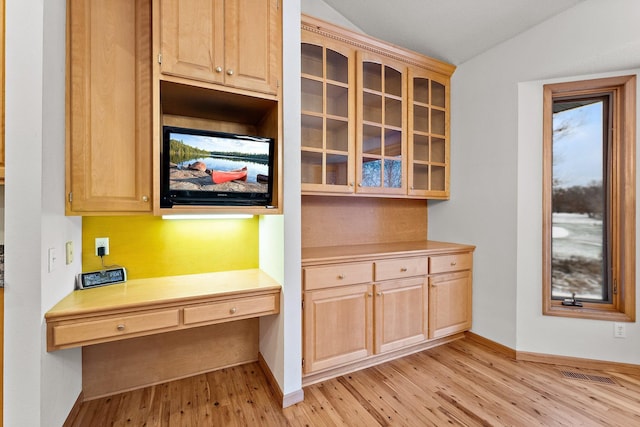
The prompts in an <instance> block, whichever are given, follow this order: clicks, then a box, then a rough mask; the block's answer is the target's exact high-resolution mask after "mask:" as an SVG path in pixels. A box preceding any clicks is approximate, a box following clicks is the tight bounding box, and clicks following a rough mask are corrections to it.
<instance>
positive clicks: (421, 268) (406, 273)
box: [375, 257, 427, 282]
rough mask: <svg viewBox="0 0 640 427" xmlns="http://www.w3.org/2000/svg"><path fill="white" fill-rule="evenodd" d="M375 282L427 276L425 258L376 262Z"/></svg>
mask: <svg viewBox="0 0 640 427" xmlns="http://www.w3.org/2000/svg"><path fill="white" fill-rule="evenodd" d="M375 265H376V274H375V280H376V282H377V281H381V280H391V279H402V278H405V277H412V276H424V275H426V274H427V258H426V257H418V258H399V259H390V260H384V261H376V262H375Z"/></svg>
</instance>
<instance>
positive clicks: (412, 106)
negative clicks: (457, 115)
mask: <svg viewBox="0 0 640 427" xmlns="http://www.w3.org/2000/svg"><path fill="white" fill-rule="evenodd" d="M448 86H449V85H448V83H447V82H445V81H438V80H435V79H433V78H431V77H430V76H429V75H428V74H427V73H426V72H420V71H419V70H414V69H409V117H408V126H407V129H408V132H409V135H408V150H409V156H408V158H409V168H408V169H409V171H408V172H409V190H408V193H409V195H412V196H432V197H436V198H437V197H442V198H447V197H449V144H448V139H449V135H448V128H449V126H448V116H447V111H448V106H447V105H446V102H447V101H446V100H447V99H448V96H447V88H448Z"/></svg>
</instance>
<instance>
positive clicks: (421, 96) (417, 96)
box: [413, 77, 429, 104]
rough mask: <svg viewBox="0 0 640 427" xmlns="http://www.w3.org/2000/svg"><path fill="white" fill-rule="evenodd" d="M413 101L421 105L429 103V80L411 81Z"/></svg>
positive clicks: (417, 78)
mask: <svg viewBox="0 0 640 427" xmlns="http://www.w3.org/2000/svg"><path fill="white" fill-rule="evenodd" d="M413 100H414V102H420V103H421V104H428V103H429V79H423V78H420V77H416V78H414V79H413Z"/></svg>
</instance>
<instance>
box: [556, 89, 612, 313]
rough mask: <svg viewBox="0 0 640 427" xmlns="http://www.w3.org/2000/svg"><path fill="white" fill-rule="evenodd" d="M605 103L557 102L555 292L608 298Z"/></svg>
mask: <svg viewBox="0 0 640 427" xmlns="http://www.w3.org/2000/svg"><path fill="white" fill-rule="evenodd" d="M603 115H604V117H607V116H608V115H605V103H604V102H594V100H593V99H591V100H575V99H574V100H572V101H563V102H554V114H553V150H552V151H553V175H552V185H553V188H552V212H553V214H552V236H551V262H552V277H551V295H552V297H553V298H568V297H571V296H572V294H574V293H575V296H576V298H579V299H588V300H595V301H606V300H607V299H608V295H606V293H607V291H606V288H607V286H606V283H607V278H606V277H605V271H606V270H605V268H604V265H606V258H605V256H603V254H606V252H607V250H606V248H605V246H604V244H603V242H604V241H605V227H604V225H603V219H604V218H605V217H606V203H605V200H606V194H605V190H604V186H603V176H604V175H603V164H606V163H607V160H606V158H605V154H604V153H606V150H605V149H604V148H605V147H606V146H607V144H606V141H605V140H604V139H603V134H604V132H603V122H604V120H603Z"/></svg>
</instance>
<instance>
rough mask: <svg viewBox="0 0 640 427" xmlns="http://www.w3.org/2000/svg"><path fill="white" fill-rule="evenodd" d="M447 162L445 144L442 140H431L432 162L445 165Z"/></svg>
mask: <svg viewBox="0 0 640 427" xmlns="http://www.w3.org/2000/svg"><path fill="white" fill-rule="evenodd" d="M445 160H446V152H445V143H444V139H442V138H431V161H432V162H437V163H444V162H445Z"/></svg>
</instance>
